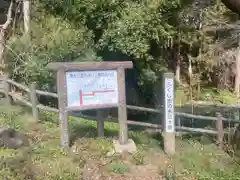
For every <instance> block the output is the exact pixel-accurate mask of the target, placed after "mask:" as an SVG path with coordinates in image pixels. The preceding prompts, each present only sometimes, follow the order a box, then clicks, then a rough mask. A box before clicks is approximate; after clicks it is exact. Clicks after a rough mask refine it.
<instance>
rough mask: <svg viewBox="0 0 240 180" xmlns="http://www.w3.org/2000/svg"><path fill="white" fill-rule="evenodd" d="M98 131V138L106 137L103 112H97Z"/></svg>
mask: <svg viewBox="0 0 240 180" xmlns="http://www.w3.org/2000/svg"><path fill="white" fill-rule="evenodd" d="M97 131H98V137H104V112H103V109H102V110H100V109H99V110H97Z"/></svg>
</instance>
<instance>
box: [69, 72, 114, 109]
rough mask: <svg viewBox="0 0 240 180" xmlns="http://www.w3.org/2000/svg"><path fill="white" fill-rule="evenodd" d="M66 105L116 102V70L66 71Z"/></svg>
mask: <svg viewBox="0 0 240 180" xmlns="http://www.w3.org/2000/svg"><path fill="white" fill-rule="evenodd" d="M66 81H67V100H68V107H78V106H79V107H82V106H91V105H104V104H117V103H118V84H117V71H116V70H101V71H75V72H66Z"/></svg>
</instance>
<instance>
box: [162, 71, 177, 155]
mask: <svg viewBox="0 0 240 180" xmlns="http://www.w3.org/2000/svg"><path fill="white" fill-rule="evenodd" d="M163 83H164V112H165V113H164V151H165V152H166V153H167V154H174V153H175V117H174V74H173V73H165V74H164V78H163Z"/></svg>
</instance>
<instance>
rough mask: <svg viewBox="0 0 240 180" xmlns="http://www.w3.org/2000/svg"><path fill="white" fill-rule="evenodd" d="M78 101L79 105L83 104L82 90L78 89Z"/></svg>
mask: <svg viewBox="0 0 240 180" xmlns="http://www.w3.org/2000/svg"><path fill="white" fill-rule="evenodd" d="M79 101H80V105H82V104H83V92H82V90H80V91H79Z"/></svg>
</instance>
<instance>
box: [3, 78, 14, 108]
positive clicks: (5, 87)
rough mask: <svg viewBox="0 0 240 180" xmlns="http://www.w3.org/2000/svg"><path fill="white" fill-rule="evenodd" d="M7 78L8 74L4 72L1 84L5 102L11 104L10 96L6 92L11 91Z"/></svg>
mask: <svg viewBox="0 0 240 180" xmlns="http://www.w3.org/2000/svg"><path fill="white" fill-rule="evenodd" d="M8 78H9V74H8V73H5V74H4V80H3V86H4V87H3V88H4V94H5V99H6V103H7V105H11V104H12V97H11V96H10V95H9V94H8V93H9V92H11V86H10V84H9V83H8V82H7V80H8Z"/></svg>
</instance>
